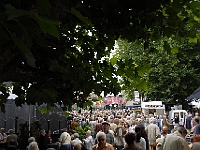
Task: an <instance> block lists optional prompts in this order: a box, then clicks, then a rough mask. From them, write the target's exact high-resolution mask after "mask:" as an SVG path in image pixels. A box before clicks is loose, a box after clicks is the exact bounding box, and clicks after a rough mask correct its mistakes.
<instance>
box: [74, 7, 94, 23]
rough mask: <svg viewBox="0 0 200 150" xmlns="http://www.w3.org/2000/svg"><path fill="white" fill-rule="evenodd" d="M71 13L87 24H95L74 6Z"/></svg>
mask: <svg viewBox="0 0 200 150" xmlns="http://www.w3.org/2000/svg"><path fill="white" fill-rule="evenodd" d="M71 13H72V14H73V15H75V16H76V17H78V18H79V19H80V20H81V21H82V22H84V23H85V24H86V25H90V26H93V25H92V23H91V22H90V21H89V19H88V18H87V17H83V15H82V14H81V13H80V12H79V11H77V10H76V9H75V8H74V7H72V8H71Z"/></svg>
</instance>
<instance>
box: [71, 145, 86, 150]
mask: <svg viewBox="0 0 200 150" xmlns="http://www.w3.org/2000/svg"><path fill="white" fill-rule="evenodd" d="M82 146H83V145H82V144H75V145H74V149H73V150H84V149H83V147H82Z"/></svg>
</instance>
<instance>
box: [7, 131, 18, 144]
mask: <svg viewBox="0 0 200 150" xmlns="http://www.w3.org/2000/svg"><path fill="white" fill-rule="evenodd" d="M8 133H9V135H8V136H7V138H6V143H8V144H9V143H10V141H11V140H12V141H15V142H16V143H18V142H17V141H18V136H17V135H16V134H14V130H13V129H9V130H8Z"/></svg>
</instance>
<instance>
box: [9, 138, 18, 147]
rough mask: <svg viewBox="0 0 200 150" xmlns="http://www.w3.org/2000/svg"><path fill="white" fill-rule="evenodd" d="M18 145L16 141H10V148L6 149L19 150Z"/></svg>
mask: <svg viewBox="0 0 200 150" xmlns="http://www.w3.org/2000/svg"><path fill="white" fill-rule="evenodd" d="M17 146H18V145H17V143H16V141H15V140H13V139H12V140H10V142H9V143H8V146H7V148H6V150H17Z"/></svg>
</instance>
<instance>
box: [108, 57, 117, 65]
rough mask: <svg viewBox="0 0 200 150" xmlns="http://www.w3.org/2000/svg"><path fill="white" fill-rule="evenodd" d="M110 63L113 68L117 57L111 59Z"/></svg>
mask: <svg viewBox="0 0 200 150" xmlns="http://www.w3.org/2000/svg"><path fill="white" fill-rule="evenodd" d="M110 63H111V64H112V65H113V66H114V65H115V64H116V63H117V57H112V58H111V59H110Z"/></svg>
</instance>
